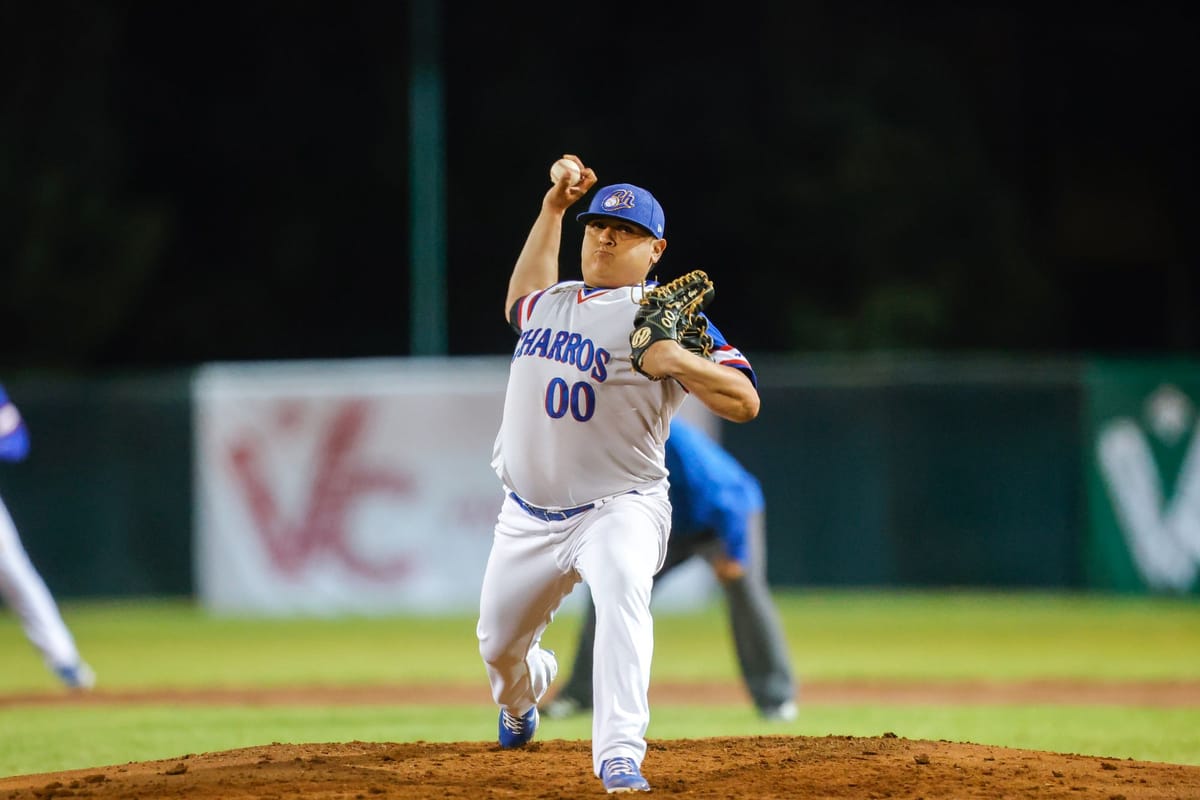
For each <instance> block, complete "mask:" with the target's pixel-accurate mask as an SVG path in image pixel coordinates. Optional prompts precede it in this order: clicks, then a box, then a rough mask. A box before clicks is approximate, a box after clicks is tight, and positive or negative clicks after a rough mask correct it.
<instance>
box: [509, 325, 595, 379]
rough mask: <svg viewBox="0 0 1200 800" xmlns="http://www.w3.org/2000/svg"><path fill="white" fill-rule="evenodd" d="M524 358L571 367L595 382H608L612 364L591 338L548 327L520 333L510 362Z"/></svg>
mask: <svg viewBox="0 0 1200 800" xmlns="http://www.w3.org/2000/svg"><path fill="white" fill-rule="evenodd" d="M523 356H537V357H538V358H545V359H549V360H551V361H557V362H558V363H560V364H570V365H571V366H573V367H575V368H576V369H578V370H579V371H580V372H586V373H588V375H589V376H590V377H591V378H592V379H593V380H595V381H596V382H598V383H604V381H606V380H608V363H609V362H610V361H612V353H609V352H608V351H607V350H605V349H604V348H603V347H597V346H596V343H595V342H593V341H592V340H591V339H585V338H583V337H582V336H580V335H579V334H578V333H571V332H570V331H554V330H551V329H550V328H533V329H531V330H527V331H521V336H520V338H519V339H517V346H516V347H515V348H514V349H513V357H512V360H513V361H516V360H517V359H518V358H521V357H523Z"/></svg>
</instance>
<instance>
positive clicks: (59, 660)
mask: <svg viewBox="0 0 1200 800" xmlns="http://www.w3.org/2000/svg"><path fill="white" fill-rule="evenodd" d="M28 454H29V431H28V429H27V428H26V427H25V421H24V420H23V419H22V418H21V413H20V412H19V411H18V410H17V407H16V406H15V405H14V404H13V403H12V401H11V400H9V398H8V393H7V392H6V391H5V390H4V386H3V385H0V461H12V462H16V461H23V460H24V459H25V457H26V456H27V455H28ZM0 597H3V598H4V602H5V603H6V604H7V605H8V607H9V608H11V609H12V610H13V612H14V613H15V614H16V615H17V620H18V621H19V622H20V624H21V629H22V630H23V631H24V632H25V636H26V637H27V638H28V639H29V641H30V642H31V643H32V644H33V646H34V647H36V648H37V650H38V652H39V653H41V655H42V660H43V661H45V662H46V666H47V667H48V668H49V669H50V670H51V671H52V672H53V673H54V674H55V675H56V676H58V679H59V680H60V681H62V683H63V685H65V686H66V687H67V688H69V689H77V690H86V689H91V688H92V687H93V686H95V685H96V674H95V673H94V672H93V671H92V668H91V667H90V666H88V664H87V663H86V662H85V661H84V660H83V659H82V658H80V657H79V650H78V649H77V648H76V646H75V639H74V637H73V636H71V632H70V631H69V630H67V626H66V623H64V622H63V619H62V615H61V614H60V613H59V610H58V606H57V605H56V604H55V602H54V598H53V597H51V595H50V590H49V589H48V588H46V582H45V581H44V580H42V576H41V575H39V574H38V571H37V570H36V569H34V566H33V563H32V562H31V561H30V560H29V556H28V554H27V553H26V552H25V548H24V546H22V544H21V539H20V537H19V536H18V535H17V528H16V526H15V525H14V524H13V520H12V516H11V515H10V514H9V513H8V508H6V507H5V505H4V501H3V499H2V498H0Z"/></svg>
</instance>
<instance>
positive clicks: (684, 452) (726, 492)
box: [667, 419, 764, 564]
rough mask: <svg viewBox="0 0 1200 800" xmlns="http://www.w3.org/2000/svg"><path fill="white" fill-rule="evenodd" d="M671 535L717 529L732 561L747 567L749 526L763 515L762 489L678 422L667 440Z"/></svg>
mask: <svg viewBox="0 0 1200 800" xmlns="http://www.w3.org/2000/svg"><path fill="white" fill-rule="evenodd" d="M667 469H668V470H669V472H670V484H671V509H672V513H671V535H672V536H681V537H685V536H695V535H697V534H699V533H702V532H704V531H712V532H713V533H714V534H716V536H717V537H718V538H719V539H720V540H721V542H722V544H723V545H724V548H725V552H726V554H728V555H729V557H730V558H733V559H734V560H736V561H738V562H740V563H743V564H744V563H746V556H747V541H746V534H747V525H748V521H749V518H750V516H751V515H752V514H754V513H756V512H758V511H762V509H763V505H764V502H763V494H762V486H761V485H760V484H759V482H758V479H757V478H755V477H754V476H753V475H751V474H750V473H749V472H748V471H747V470H746V468H745V467H743V466H742V465H741V464H739V463H738V461H737V459H735V458H734V457H733V456H732V455H730V454H729V453H728V452H727V451H726V450H724V449H723V448H721V446H720V445H718V444H717V443H716V442H714V441H713V440H712V439H710V438H709V437H708V435H707V434H705V433H704V432H703V431H701V430H699V429H697V428H695V427H694V426H692V425H690V424H688V423H686V422H684V421H683V420H680V419H675V420H673V421H672V422H671V435H670V436H669V437H668V438H667Z"/></svg>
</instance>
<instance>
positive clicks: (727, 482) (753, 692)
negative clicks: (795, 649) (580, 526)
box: [543, 417, 796, 720]
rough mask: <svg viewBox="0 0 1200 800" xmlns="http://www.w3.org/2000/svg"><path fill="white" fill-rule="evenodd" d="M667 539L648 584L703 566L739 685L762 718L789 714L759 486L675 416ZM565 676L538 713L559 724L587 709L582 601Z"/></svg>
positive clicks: (588, 637)
mask: <svg viewBox="0 0 1200 800" xmlns="http://www.w3.org/2000/svg"><path fill="white" fill-rule="evenodd" d="M666 456H667V469H668V470H669V471H670V482H671V489H670V496H671V538H670V541H669V544H668V546H667V557H666V561H665V563H664V564H663V568H662V570H660V571H659V573H658V575H656V576H655V578H654V585H655V586H656V587H657V586H658V582H659V581H660V580H662V579H663V577H664V576H666V575H667V574H668V573H670V572H671V570H673V569H674V568H675V567H677V566H679V565H680V564H682V563H684V562H685V561H687V560H688V559H690V558H692V557H693V556H700V557H702V558H704V559H705V560H706V561H708V563H709V565H710V566H711V567H712V569H713V572H714V574H715V575H716V576H717V579H718V581H719V582H720V584H721V588H722V589H723V590H724V593H725V599H726V604H727V607H728V611H729V622H730V629H731V631H732V634H733V642H734V649H735V650H736V652H737V658H738V666H739V667H740V669H741V673H742V680H743V681H744V682H745V684H746V689H747V690H748V691H749V693H750V696H751V699H752V700H753V701H754V704H755V706H756V707H757V708H758V710H759V712H760V713H761V714H762V715H763V716H764V717H765V718H767V719H772V720H791V719H794V718H795V716H796V703H795V694H796V687H795V681H794V679H793V676H792V669H791V663H790V656H789V653H788V648H787V643H786V641H785V640H784V636H783V627H782V625H781V624H780V622H779V615H778V612H777V610H776V608H775V604H774V601H773V600H772V599H771V594H770V590H769V588H768V586H767V581H766V557H765V555H766V554H765V550H766V536H765V530H764V519H765V513H764V511H765V503H764V500H763V493H762V487H761V485H760V484H759V482H758V479H757V478H755V477H754V476H753V475H752V474H750V472H748V471H747V470H746V468H745V467H743V466H742V465H741V464H740V463H739V462H738V461H737V459H735V458H734V457H733V456H732V455H730V454H729V453H728V452H727V451H726V450H724V449H723V448H722V447H721V446H720V445H718V444H717V443H716V442H715V441H713V439H711V438H710V437H709V436H708V435H707V434H706V433H704V432H703V431H702V430H700V429H699V428H697V427H695V426H694V425H691V424H690V423H687V422H685V421H684V420H682V419H680V418H679V417H676V418H675V419H674V420H673V421H672V422H671V435H670V437H669V438H668V439H667V451H666ZM585 603H586V608H585V616H584V621H583V626H582V628H581V630H580V635H579V645H578V648H577V650H576V653H575V661H574V664H573V666H572V668H571V677H570V679H569V680H568V681H567V682H566V683H565V684H564V685H563V687H562V689H560V690H559V691H558V693H557V694H556V695H555V696H554V698H553V699H552V700H551V701H550V702H549V703H547V704H545V706H544V708H543V713H544V714H545V715H546V716H547V717H550V718H552V719H553V718H562V717H566V716H570V715H572V714H575V713H578V712H581V711H586V710H588V709H590V708H591V707H592V648H593V644H594V636H595V627H596V611H595V608H594V607H593V606H592V604H591V600H590V597H587V598H586V599H585Z"/></svg>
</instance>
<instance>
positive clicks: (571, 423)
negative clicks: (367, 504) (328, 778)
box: [476, 155, 759, 792]
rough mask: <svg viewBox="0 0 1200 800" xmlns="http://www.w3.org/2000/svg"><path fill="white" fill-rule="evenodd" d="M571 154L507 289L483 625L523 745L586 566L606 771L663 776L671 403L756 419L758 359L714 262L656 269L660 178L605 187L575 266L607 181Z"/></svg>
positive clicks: (503, 714) (505, 733)
mask: <svg viewBox="0 0 1200 800" xmlns="http://www.w3.org/2000/svg"><path fill="white" fill-rule="evenodd" d="M564 157H565V158H567V159H569V160H570V161H573V162H575V164H576V166H577V167H578V172H577V173H576V171H575V170H560V171H558V172H557V173H556V175H557V177H556V178H555V183H554V184H553V185H552V186H551V187H550V189H549V191H547V192H546V194H545V196H544V197H543V198H542V203H541V209H540V211H539V213H538V215H537V218H536V219H535V220H534V223H533V226H532V227H531V229H530V231H529V234H528V236H527V238H526V241H525V245H524V247H523V248H522V250H521V253H520V255H519V256H518V258H517V262H516V265H515V266H514V267H513V270H512V274H511V276H510V278H509V284H508V293H507V296H506V298H505V301H504V311H505V316H506V318H507V320H508V322H509V324H510V325H511V326H512V328H513V329H514V330H515V331H516V333H517V342H516V346H515V348H514V350H513V355H512V365H511V367H510V373H509V379H508V387H507V391H506V395H505V401H504V411H503V416H502V420H501V424H500V430H499V432H498V434H497V437H496V444H495V451H494V455H493V461H492V466H493V467H494V468H495V471H496V474H497V475H498V476H499V478H500V481H501V483H502V485H503V488H504V502H503V505H502V507H501V509H500V513H499V517H498V519H497V521H496V527H495V532H494V535H493V540H492V549H491V553H490V555H489V558H488V563H487V567H486V569H485V572H484V577H483V584H482V587H481V590H480V601H479V622H478V626H477V629H476V634H477V636H478V639H479V652H480V655H481V656H482V658H483V661H484V664H485V666H486V668H487V673H488V678H489V681H490V683H491V689H492V697H493V698H494V699H495V701H496V703H497V705H499V707H500V716H499V726H498V733H499V741H500V745H501V746H502V747H505V748H511V747H521V746H523V745H525V744H526V743H528V742H529V741H530V740H531V739H532V738H533V735H534V732H535V731H536V729H537V725H538V702H539V701H540V700H541V699H542V697H543V696H545V694H546V692H547V689H548V688H549V687H550V684H551V682H552V681H553V680H554V677H555V675H556V674H557V671H558V664H557V661H556V660H555V657H554V654H553V653H552V652H550V651H549V650H546V649H545V648H543V647H542V646H541V638H542V634H543V632H544V631H545V629H546V627H547V625H549V623H550V621H551V620H552V619H553V617H554V613H555V612H556V610H557V609H558V607H559V605H560V604H561V603H562V600H563V598H565V597H566V596H567V595H568V594H570V593H571V590H572V589H573V588H574V587H575V585H576V584H578V583H579V582H580V581H581V580H583V581H586V582H587V584H588V587H589V589H590V591H591V596H592V601H593V603H594V604H595V608H596V646H595V656H594V662H593V671H592V673H593V685H594V691H593V698H592V700H593V707H594V713H593V720H592V762H593V763H592V766H593V771H594V773H595V774H596V776H597V777H599V778H600V780H601V781H602V782H603V784H604V787H605V789H606V790H607V791H608V792H632V791H649V789H650V785H649V783H648V782H647V781H646V779H645V778H644V777H643V776H642V774H641V764H642V761H643V759H644V757H645V754H646V740H645V734H646V728H647V725H648V724H649V720H650V710H649V704H648V700H647V697H648V690H649V682H650V660H651V654H652V651H653V648H654V633H653V622H652V619H651V615H650V591H651V585H652V583H653V578H654V574H655V573H656V572H657V571H658V570H659V569H660V568H661V566H662V565H663V562H664V559H665V558H666V552H667V538H668V535H669V532H670V525H671V508H670V501H669V499H668V497H667V489H668V483H667V467H666V456H665V444H666V439H667V436H668V433H669V431H670V425H671V418H672V416H673V415H674V414H675V412H676V410H677V409H678V408H679V405H680V404H681V403H682V402H683V400H684V397H685V395H686V394H689V393H690V394H691V395H692V396H693V397H696V398H697V399H698V400H699V401H700V402H701V403H703V404H704V405H705V406H706V407H707V408H708V409H709V410H711V411H712V412H713V413H715V414H717V415H718V416H721V417H723V418H725V419H728V420H731V421H734V422H745V421H749V420H751V419H753V418H754V417H755V416H757V414H758V408H759V398H758V390H757V388H756V385H755V377H754V373H753V371H752V370H751V368H750V364H749V362H748V361H747V360H746V359H745V357H743V355H742V354H741V352H740V351H738V350H737V349H736V348H734V347H733V346H731V345H730V344H729V343H728V342H726V340H725V338H724V336H722V335H721V333H720V331H719V330H718V329H717V328H716V327H715V326H713V325H711V324H710V322H709V320H708V318H707V316H706V315H705V314H704V308H705V306H706V305H707V304H708V303H709V302H710V301H711V300H712V298H713V284H712V282H711V281H710V280H709V279H708V276H707V275H706V274H705V273H704V272H701V271H699V270H694V271H692V272H690V273H687V274H686V275H683V276H681V277H679V278H676V279H675V280H673V281H670V282H669V283H667V284H664V285H661V286H650V285H648V284H647V277H648V275H649V273H650V271H651V269H653V268H654V267H655V266H656V265H658V263H659V261H660V260H661V258H662V256H663V253H664V252H665V251H666V247H667V240H666V238H665V227H666V218H665V215H664V213H663V208H662V206H661V205H660V204H659V202H658V201H657V200H656V199H655V198H654V196H653V195H652V194H651V193H650V192H648V191H646V190H645V189H644V188H641V187H639V186H635V185H633V184H628V183H620V184H613V185H609V186H606V187H604V188H602V189H600V190H598V191H597V192H596V194H595V195H594V197H593V198H592V201H591V204H590V205H589V207H588V209H587V211H585V212H583V213H581V214H579V215H578V216H577V217H576V220H577V221H579V222H582V223H584V226H585V227H584V235H583V244H582V248H581V253H580V260H581V264H580V267H581V271H582V278H583V280H567V281H560V278H559V244H560V240H561V237H562V223H563V217H564V216H565V215H566V212H567V209H568V208H570V207H571V206H572V205H574V204H575V203H576V202H578V201H579V200H580V199H582V198H583V196H584V195H585V194H586V193H587V192H588V191H589V190H590V189H591V188H592V187H593V186H594V185H595V184H596V182H597V179H596V174H595V172H594V171H593V170H592V169H590V168H588V167H586V166H585V165H584V164H583V162H582V161H581V160H580V159H579V158H577V157H576V156H573V155H567V156H564ZM576 175H578V177H576Z"/></svg>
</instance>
